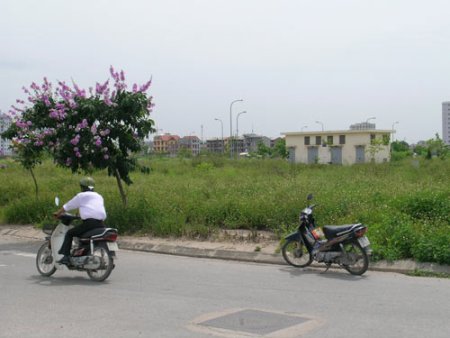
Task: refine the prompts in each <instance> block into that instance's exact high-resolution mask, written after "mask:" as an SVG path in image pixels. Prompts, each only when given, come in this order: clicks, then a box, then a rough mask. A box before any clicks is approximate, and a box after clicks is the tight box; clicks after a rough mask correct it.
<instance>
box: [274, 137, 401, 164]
mask: <svg viewBox="0 0 450 338" xmlns="http://www.w3.org/2000/svg"><path fill="white" fill-rule="evenodd" d="M392 132H393V131H392V130H375V129H373V130H334V131H313V132H286V133H283V134H284V135H285V137H286V148H287V149H288V151H289V160H290V161H291V162H293V163H307V164H312V163H328V164H344V165H349V164H354V163H365V162H376V163H382V162H387V161H389V160H390V135H391V134H392Z"/></svg>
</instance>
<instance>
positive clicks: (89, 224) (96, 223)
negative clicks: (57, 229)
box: [58, 218, 105, 256]
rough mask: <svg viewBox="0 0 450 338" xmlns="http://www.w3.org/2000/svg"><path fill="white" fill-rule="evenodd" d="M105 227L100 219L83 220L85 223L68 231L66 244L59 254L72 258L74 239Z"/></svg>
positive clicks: (64, 243) (65, 239)
mask: <svg viewBox="0 0 450 338" xmlns="http://www.w3.org/2000/svg"><path fill="white" fill-rule="evenodd" d="M104 226H105V225H104V224H103V221H101V220H98V219H93V218H88V219H85V220H83V223H81V224H80V225H77V226H76V227H74V228H72V229H70V230H69V231H67V233H66V237H65V238H64V242H63V244H62V246H61V249H59V251H58V253H59V254H61V255H64V256H70V249H71V247H72V240H73V238H74V237H79V236H80V235H82V234H84V233H85V232H87V231H89V230H92V229H95V228H103V227H104Z"/></svg>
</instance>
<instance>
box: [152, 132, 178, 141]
mask: <svg viewBox="0 0 450 338" xmlns="http://www.w3.org/2000/svg"><path fill="white" fill-rule="evenodd" d="M179 139H180V136H178V135H170V134H165V135H156V136H155V137H154V140H161V141H165V142H167V141H172V140H174V141H178V140H179Z"/></svg>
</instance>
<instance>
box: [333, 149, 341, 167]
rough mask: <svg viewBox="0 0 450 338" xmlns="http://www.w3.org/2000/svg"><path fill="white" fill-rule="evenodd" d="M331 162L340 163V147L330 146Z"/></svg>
mask: <svg viewBox="0 0 450 338" xmlns="http://www.w3.org/2000/svg"><path fill="white" fill-rule="evenodd" d="M330 151H331V164H342V148H341V147H331V148H330Z"/></svg>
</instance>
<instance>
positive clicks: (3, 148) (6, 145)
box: [0, 113, 13, 156]
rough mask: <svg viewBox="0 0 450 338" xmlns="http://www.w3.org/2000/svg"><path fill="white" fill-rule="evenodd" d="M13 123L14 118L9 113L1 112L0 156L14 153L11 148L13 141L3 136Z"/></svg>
mask: <svg viewBox="0 0 450 338" xmlns="http://www.w3.org/2000/svg"><path fill="white" fill-rule="evenodd" d="M11 123H12V120H11V118H10V117H9V116H8V115H6V114H2V113H0V156H11V155H12V154H13V152H12V150H11V148H10V146H11V141H10V140H7V139H4V138H2V137H1V134H2V133H3V132H5V131H6V130H8V128H9V127H10V126H11Z"/></svg>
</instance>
